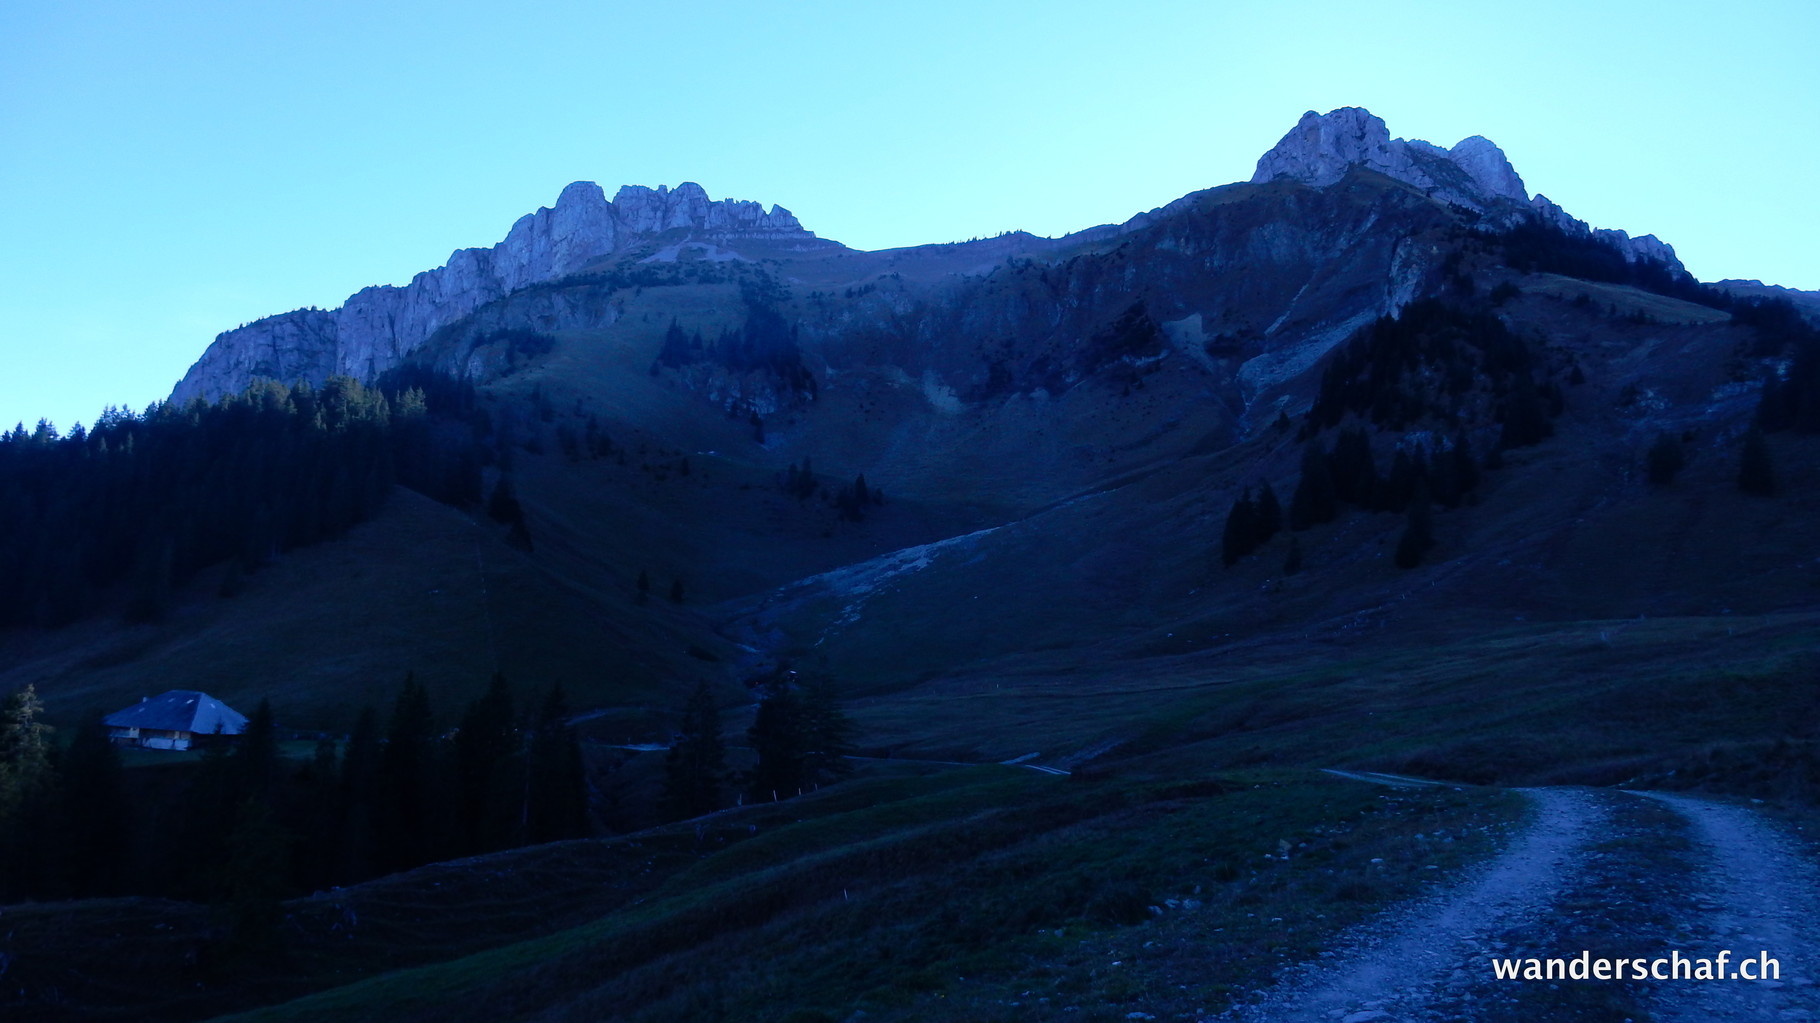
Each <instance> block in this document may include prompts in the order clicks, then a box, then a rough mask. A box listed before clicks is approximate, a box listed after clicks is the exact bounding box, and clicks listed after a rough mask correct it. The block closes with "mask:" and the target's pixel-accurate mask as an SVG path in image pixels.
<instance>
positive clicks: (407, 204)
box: [0, 0, 1820, 427]
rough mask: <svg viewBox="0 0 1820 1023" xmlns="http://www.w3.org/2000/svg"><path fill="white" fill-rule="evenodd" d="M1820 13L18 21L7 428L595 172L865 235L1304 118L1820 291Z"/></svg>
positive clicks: (1716, 261) (125, 393)
mask: <svg viewBox="0 0 1820 1023" xmlns="http://www.w3.org/2000/svg"><path fill="white" fill-rule="evenodd" d="M1817 10H1820V5H1814V4H1812V3H1811V2H1752V0H1738V2H1732V3H1727V4H1720V5H1715V4H1710V3H1699V4H1696V3H1681V2H1673V0H1670V2H1655V3H1586V2H1584V0H1577V2H1573V3H1537V4H1527V5H1512V4H1505V3H1499V4H1468V3H1460V2H1454V3H1436V4H1414V3H1403V4H1377V5H1359V4H1356V3H1351V2H1335V3H1293V2H1282V3H1275V4H1261V3H1243V4H1237V3H1231V4H1229V3H1220V2H1212V0H1201V2H1194V3H1149V2H1145V0H1126V2H1121V3H1066V2H1058V0H1048V2H1041V3H1022V2H990V0H971V2H963V3H915V2H901V3H894V4H872V3H854V2H851V0H849V2H846V3H841V4H825V3H813V2H795V3H776V4H759V3H731V2H712V0H709V2H700V3H696V4H692V5H668V4H656V3H650V2H643V3H638V4H621V3H606V2H602V3H535V2H528V3H524V4H511V5H509V4H502V3H499V2H497V0H489V2H486V3H466V2H458V0H438V2H436V3H417V2H390V3H385V4H374V3H342V2H325V0H314V2H311V3H288V4H286V3H252V4H249V3H244V2H234V3H227V2H186V0H160V2H156V3H153V2H144V0H140V2H120V3H104V2H84V0H64V2H51V0H5V2H4V3H3V4H0V233H3V237H4V240H5V244H4V245H3V246H0V419H3V420H4V421H5V422H6V423H9V424H10V423H11V422H13V421H14V420H21V419H23V420H25V421H26V422H27V423H28V424H29V423H31V422H33V421H35V420H36V419H37V418H38V417H40V416H48V417H50V418H51V419H53V420H54V421H55V422H56V423H57V424H58V425H59V426H63V427H67V426H68V425H69V424H70V423H71V422H72V421H74V420H77V419H80V420H83V421H85V422H86V421H91V420H93V418H94V416H95V413H96V412H97V411H99V409H100V408H101V406H102V405H104V404H107V403H110V402H112V403H126V404H130V405H132V406H133V407H134V408H139V407H142V406H143V405H144V404H145V403H146V402H148V401H151V400H153V399H158V398H162V397H163V396H165V395H166V394H167V393H168V392H169V390H170V387H171V385H172V384H173V383H174V382H175V381H176V380H177V378H178V377H179V376H181V375H182V374H183V372H184V370H185V369H186V368H187V367H188V366H189V364H190V363H191V362H192V361H194V359H195V358H196V357H197V356H198V355H199V354H201V352H202V350H203V348H204V347H205V346H206V345H207V344H208V342H209V341H210V340H211V339H212V338H213V337H214V335H215V334H216V333H217V332H219V331H221V330H224V329H227V328H230V327H233V326H235V325H237V324H239V323H242V322H244V321H248V320H252V319H256V318H258V317H260V316H263V315H268V314H271V313H276V312H281V311H284V310H287V309H292V308H296V307H299V306H307V305H320V306H324V307H332V306H335V305H339V304H340V303H341V301H342V300H343V299H344V298H345V297H346V296H347V295H349V294H350V293H352V292H353V291H355V290H357V289H359V288H361V287H363V286H365V285H368V284H377V283H403V282H405V281H407V280H409V279H410V277H411V275H412V274H414V273H416V272H418V271H420V270H425V269H429V268H431V267H434V266H438V265H440V264H441V263H442V262H443V261H444V260H446V259H447V258H448V255H449V253H450V251H451V250H453V249H456V248H460V247H465V246H472V245H490V244H492V243H493V242H495V241H497V240H499V239H500V238H501V237H503V236H504V234H505V232H506V230H507V228H509V227H510V226H511V224H512V222H513V221H514V220H515V219H517V218H518V217H519V216H520V215H522V214H524V213H527V212H530V211H531V210H534V209H536V208H537V207H538V206H542V205H548V204H550V203H551V202H553V201H554V200H555V198H556V195H557V193H558V192H559V191H560V190H561V189H562V187H563V185H565V184H567V183H568V182H570V181H573V180H577V179H589V180H594V181H598V182H599V183H600V184H601V185H603V186H604V187H605V188H607V190H608V191H609V193H611V191H612V190H613V189H614V188H615V187H617V186H618V185H621V184H627V183H637V184H646V185H658V184H670V185H674V184H676V183H678V182H681V181H684V180H693V181H698V182H700V183H701V184H702V185H704V186H705V187H706V188H707V189H708V191H709V193H710V194H711V195H713V196H714V197H716V198H721V197H734V198H743V199H756V200H759V201H762V202H765V203H767V204H769V203H781V204H782V205H784V206H787V207H789V208H790V209H791V210H793V211H794V212H795V213H796V214H797V215H798V216H799V217H800V218H801V219H802V221H803V223H804V225H805V226H807V227H808V228H809V229H811V230H814V231H816V232H818V233H820V234H822V235H823V236H824V237H830V238H835V239H838V240H840V241H843V242H846V243H847V244H849V245H854V246H857V247H862V248H877V247H884V246H893V245H905V244H915V243H920V242H928V241H948V240H953V239H957V238H966V237H970V236H974V235H985V234H992V233H995V232H997V231H1000V230H1005V229H1009V228H1023V229H1025V230H1029V231H1034V232H1036V233H1039V234H1058V233H1064V232H1067V231H1071V230H1075V229H1078V228H1082V227H1087V226H1090V225H1093V224H1097V223H1105V222H1109V221H1119V220H1123V219H1125V218H1127V217H1129V216H1131V215H1132V214H1133V213H1136V212H1138V211H1140V210H1144V209H1149V208H1152V207H1155V206H1159V205H1161V204H1163V203H1166V202H1168V201H1170V200H1171V199H1174V198H1176V197H1178V196H1180V195H1182V194H1184V193H1186V192H1189V191H1192V190H1194V189H1198V188H1205V187H1208V186H1211V185H1217V184H1222V183H1225V182H1228V181H1234V180H1242V179H1244V178H1247V177H1249V176H1250V174H1251V171H1252V167H1253V164H1254V163H1255V161H1256V159H1257V157H1258V155H1259V154H1261V153H1262V152H1263V151H1264V150H1266V149H1268V148H1269V147H1270V146H1271V145H1272V144H1274V143H1275V142H1276V140H1277V139H1278V138H1279V137H1280V136H1281V135H1282V134H1283V133H1284V132H1285V131H1287V130H1288V129H1289V128H1290V126H1291V125H1293V124H1294V123H1295V121H1296V118H1297V117H1299V116H1300V115H1301V113H1302V112H1303V111H1304V110H1308V109H1316V110H1321V111H1326V110H1329V109H1332V108H1334V107H1337V106H1349V105H1356V106H1365V107H1368V108H1370V109H1371V110H1372V111H1373V112H1374V113H1376V114H1378V115H1379V116H1381V117H1383V118H1384V119H1385V120H1386V121H1387V122H1388V123H1389V125H1390V130H1391V133H1392V134H1394V135H1400V136H1405V137H1411V138H1425V139H1428V140H1430V141H1432V142H1436V143H1439V144H1441V145H1451V144H1452V143H1454V142H1455V141H1457V140H1459V139H1460V138H1462V137H1464V136H1467V135H1472V134H1482V135H1485V136H1487V137H1489V138H1491V139H1492V140H1493V141H1495V142H1497V143H1498V144H1499V145H1500V146H1502V147H1503V148H1504V150H1505V152H1506V153H1507V154H1508V155H1509V156H1510V158H1511V160H1512V162H1513V163H1514V164H1515V165H1516V167H1517V170H1518V171H1519V173H1521V174H1522V175H1523V178H1524V181H1525V182H1526V183H1527V184H1528V186H1529V188H1530V190H1531V191H1532V192H1536V191H1540V192H1544V193H1546V194H1548V195H1549V196H1550V197H1551V198H1553V199H1555V200H1556V201H1557V202H1559V203H1561V204H1562V205H1563V206H1564V207H1566V208H1567V210H1568V211H1569V212H1571V213H1573V214H1574V215H1576V216H1578V217H1580V218H1582V219H1585V220H1588V221H1590V222H1591V223H1592V224H1594V225H1595V226H1600V227H1621V228H1624V229H1626V230H1629V231H1631V232H1632V233H1645V232H1652V233H1655V234H1657V235H1659V236H1661V237H1662V238H1663V239H1665V240H1667V241H1668V242H1670V243H1671V244H1673V245H1674V246H1675V247H1676V249H1677V250H1678V251H1679V252H1680V254H1681V256H1682V258H1683V260H1684V261H1685V262H1686V263H1687V265H1688V267H1689V268H1690V269H1691V270H1693V272H1694V273H1695V275H1696V276H1699V277H1701V278H1703V279H1708V280H1711V279H1717V278H1722V277H1755V278H1761V279H1763V280H1765V281H1768V282H1771V283H1779V284H1784V285H1788V286H1792V287H1801V288H1809V289H1813V288H1820V252H1817V251H1816V247H1815V244H1814V238H1815V235H1816V234H1820V201H1817V199H1816V190H1815V187H1814V168H1815V167H1816V166H1820V124H1817V122H1816V110H1820V58H1816V56H1815V53H1816V46H1817V45H1820V13H1817Z"/></svg>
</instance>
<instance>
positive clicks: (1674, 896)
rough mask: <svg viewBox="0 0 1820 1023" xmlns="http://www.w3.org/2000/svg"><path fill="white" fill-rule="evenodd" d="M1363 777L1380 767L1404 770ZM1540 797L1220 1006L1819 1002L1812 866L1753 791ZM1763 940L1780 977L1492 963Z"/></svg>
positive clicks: (1330, 1013) (1812, 1007) (1382, 1022)
mask: <svg viewBox="0 0 1820 1023" xmlns="http://www.w3.org/2000/svg"><path fill="white" fill-rule="evenodd" d="M1355 777H1357V780H1360V781H1363V782H1368V783H1376V784H1392V785H1394V784H1403V782H1402V781H1401V780H1400V779H1395V778H1378V777H1360V776H1355ZM1523 791H1524V794H1525V795H1526V796H1528V797H1529V798H1530V799H1531V800H1532V801H1533V802H1534V814H1533V816H1532V819H1531V820H1530V822H1529V824H1528V825H1527V827H1526V828H1525V830H1524V831H1523V832H1522V833H1521V834H1520V835H1518V836H1517V838H1516V839H1515V840H1514V841H1513V842H1512V843H1511V845H1510V846H1509V847H1508V848H1507V849H1506V850H1505V851H1504V852H1503V853H1502V854H1500V855H1499V856H1497V857H1495V858H1494V859H1492V860H1491V861H1490V862H1488V863H1486V864H1483V865H1481V866H1480V867H1479V868H1477V869H1476V870H1475V871H1473V872H1471V873H1470V874H1469V875H1468V876H1467V877H1465V878H1464V879H1463V880H1461V881H1460V882H1459V883H1457V884H1455V885H1453V886H1451V887H1450V888H1448V889H1447V890H1446V891H1444V892H1440V893H1437V894H1435V895H1431V896H1429V897H1426V898H1424V899H1420V900H1416V901H1414V902H1411V903H1405V904H1403V905H1401V906H1398V907H1395V908H1394V909H1392V910H1390V911H1388V912H1387V913H1385V914H1384V915H1382V916H1381V917H1379V918H1378V919H1376V920H1374V921H1371V922H1369V923H1368V924H1366V925H1364V926H1361V927H1357V928H1354V929H1353V930H1351V931H1349V932H1347V933H1346V934H1344V935H1342V937H1341V938H1340V940H1339V941H1338V942H1336V943H1335V945H1334V946H1333V947H1331V948H1330V949H1329V950H1328V951H1327V952H1325V953H1323V954H1322V957H1321V958H1320V959H1318V960H1315V961H1313V962H1309V963H1304V964H1302V965H1300V966H1297V967H1294V968H1292V969H1290V970H1289V971H1288V972H1287V973H1286V974H1285V975H1284V976H1283V977H1281V978H1280V979H1279V982H1278V983H1277V984H1276V985H1274V986H1273V987H1272V988H1271V989H1269V990H1268V991H1266V992H1263V993H1261V995H1260V996H1259V997H1257V998H1255V999H1253V1000H1252V1001H1249V1002H1246V1003H1243V1004H1240V1005H1238V1006H1236V1007H1235V1008H1234V1009H1233V1010H1232V1011H1230V1012H1228V1013H1227V1014H1226V1015H1225V1016H1222V1017H1220V1018H1221V1019H1226V1020H1233V1021H1244V1023H1278V1021H1281V1023H1289V1021H1337V1023H1395V1021H1417V1020H1420V1021H1424V1023H1427V1021H1443V1020H1450V1021H1451V1020H1613V1021H1617V1020H1624V1019H1630V1018H1637V1019H1642V1018H1650V1019H1654V1020H1676V1021H1690V1023H1691V1021H1695V1020H1699V1021H1708V1020H1790V1021H1797V1020H1815V1021H1820V988H1816V987H1815V986H1814V985H1813V984H1812V983H1811V981H1812V978H1813V977H1814V975H1815V972H1816V971H1815V964H1816V959H1815V958H1814V955H1815V952H1816V945H1817V944H1820V941H1817V939H1820V923H1816V921H1820V883H1817V878H1820V871H1816V869H1815V867H1814V865H1813V863H1812V862H1811V860H1810V858H1809V854H1808V853H1807V852H1806V851H1805V850H1804V849H1803V848H1802V846H1801V845H1800V844H1799V843H1797V842H1796V841H1795V840H1794V839H1793V838H1792V837H1791V836H1790V835H1789V834H1787V833H1786V832H1785V831H1784V830H1783V829H1782V828H1780V827H1779V826H1778V825H1776V824H1774V823H1772V822H1771V821H1769V820H1768V819H1767V818H1766V817H1764V816H1763V815H1762V814H1760V813H1757V812H1755V811H1753V810H1751V809H1749V808H1745V807H1740V806H1733V805H1728V804H1723V803H1716V802H1711V801H1708V800H1703V799H1696V798H1692V797H1687V796H1678V795H1666V794H1658V793H1648V794H1640V793H1626V792H1616V791H1609V790H1607V791H1599V790H1589V789H1527V790H1523ZM1583 949H1585V950H1589V951H1591V953H1592V955H1593V956H1602V957H1609V958H1633V957H1647V958H1649V959H1651V960H1652V961H1653V959H1654V958H1655V957H1658V956H1666V955H1668V954H1669V953H1670V951H1671V950H1678V951H1680V952H1682V954H1683V955H1685V956H1688V957H1690V958H1702V957H1712V956H1714V955H1715V954H1716V953H1717V952H1718V951H1720V950H1723V949H1729V950H1731V952H1732V960H1731V967H1730V968H1735V967H1736V965H1737V963H1738V961H1739V960H1740V959H1742V958H1745V957H1747V956H1748V957H1751V958H1753V959H1754V958H1755V957H1756V956H1757V954H1758V953H1759V952H1760V951H1767V952H1768V954H1769V955H1770V956H1771V957H1774V958H1776V959H1777V960H1778V961H1779V963H1780V972H1781V979H1780V980H1779V981H1768V982H1757V981H1748V980H1712V981H1697V980H1680V981H1676V980H1667V981H1650V980H1634V979H1626V980H1612V981H1598V980H1589V981H1583V982H1575V981H1567V982H1560V983H1556V982H1550V981H1521V980H1499V979H1497V978H1495V977H1494V974H1493V968H1492V961H1493V959H1494V958H1517V959H1526V958H1529V957H1536V958H1541V959H1547V958H1551V957H1561V958H1572V957H1574V956H1576V955H1578V954H1579V953H1580V951H1581V950H1583Z"/></svg>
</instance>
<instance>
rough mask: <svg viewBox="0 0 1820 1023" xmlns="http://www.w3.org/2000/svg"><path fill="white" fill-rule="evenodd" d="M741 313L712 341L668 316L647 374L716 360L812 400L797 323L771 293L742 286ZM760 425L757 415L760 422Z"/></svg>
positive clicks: (814, 389)
mask: <svg viewBox="0 0 1820 1023" xmlns="http://www.w3.org/2000/svg"><path fill="white" fill-rule="evenodd" d="M744 295H745V300H746V319H745V322H743V323H742V324H740V326H738V327H727V328H724V329H722V330H721V332H720V335H719V336H718V337H716V338H715V339H713V340H712V341H710V340H708V339H706V338H704V337H703V336H702V333H701V331H700V330H695V331H685V330H683V327H682V324H681V323H679V322H677V321H676V320H674V319H672V320H671V321H670V326H669V327H668V329H666V330H665V331H664V340H663V344H662V345H661V346H659V348H658V351H657V358H655V359H654V360H652V362H651V375H652V376H656V375H658V374H659V373H660V372H662V371H663V370H665V369H683V368H686V367H689V366H693V365H696V364H702V363H705V364H710V365H716V366H719V367H721V368H723V369H726V370H728V371H729V372H733V373H762V374H765V375H768V376H770V377H771V378H772V379H773V380H775V381H776V382H777V383H778V385H779V386H780V387H782V388H783V389H784V390H785V391H787V392H789V393H791V394H798V395H802V396H804V397H806V398H808V399H810V400H814V398H815V396H816V393H817V388H818V384H817V382H816V379H815V374H814V373H812V372H810V370H809V367H808V366H806V365H804V363H803V353H802V346H801V344H800V343H799V338H800V337H801V328H800V327H799V326H798V325H797V324H795V323H791V322H790V321H789V320H787V319H785V318H784V315H783V313H781V312H779V311H778V309H777V306H776V305H775V303H774V301H773V299H772V296H769V295H765V294H760V293H759V292H756V291H753V290H751V289H747V290H746V291H745V292H744ZM760 429H761V430H762V421H761V423H760Z"/></svg>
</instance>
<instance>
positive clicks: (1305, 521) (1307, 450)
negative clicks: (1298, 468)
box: [1289, 436, 1339, 532]
mask: <svg viewBox="0 0 1820 1023" xmlns="http://www.w3.org/2000/svg"><path fill="white" fill-rule="evenodd" d="M1338 513H1339V500H1338V498H1337V497H1336V496H1335V493H1334V487H1333V474H1332V471H1331V470H1330V469H1329V467H1328V464H1327V451H1326V450H1325V449H1324V448H1323V447H1322V446H1321V438H1320V437H1318V436H1317V437H1311V438H1309V441H1308V445H1307V446H1306V447H1304V448H1303V449H1302V477H1301V479H1299V480H1297V481H1296V487H1295V494H1294V495H1293V496H1292V497H1290V499H1289V528H1290V529H1293V530H1296V531H1298V532H1299V531H1301V530H1304V529H1307V528H1309V527H1310V526H1317V525H1320V524H1321V523H1323V522H1332V521H1333V520H1334V517H1335V516H1336V515H1337V514H1338Z"/></svg>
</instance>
